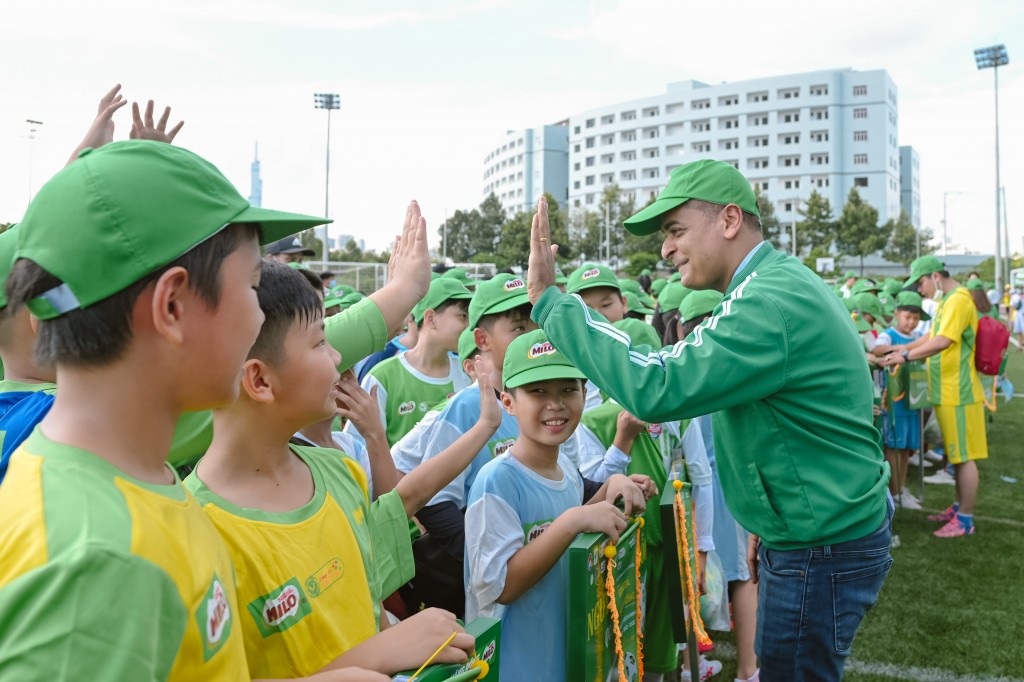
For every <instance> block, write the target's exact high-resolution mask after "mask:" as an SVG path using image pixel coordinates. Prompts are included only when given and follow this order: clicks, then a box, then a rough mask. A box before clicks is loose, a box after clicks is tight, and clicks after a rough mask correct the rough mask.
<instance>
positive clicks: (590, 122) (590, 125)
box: [586, 118, 594, 128]
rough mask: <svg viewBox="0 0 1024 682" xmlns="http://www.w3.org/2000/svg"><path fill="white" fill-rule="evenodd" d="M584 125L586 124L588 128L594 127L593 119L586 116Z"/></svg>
mask: <svg viewBox="0 0 1024 682" xmlns="http://www.w3.org/2000/svg"><path fill="white" fill-rule="evenodd" d="M586 125H587V127H588V128H593V127H594V119H592V118H588V119H587V124H586Z"/></svg>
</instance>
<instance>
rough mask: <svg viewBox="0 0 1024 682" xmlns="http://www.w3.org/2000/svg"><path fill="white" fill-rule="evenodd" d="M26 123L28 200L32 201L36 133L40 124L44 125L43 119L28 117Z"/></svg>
mask: <svg viewBox="0 0 1024 682" xmlns="http://www.w3.org/2000/svg"><path fill="white" fill-rule="evenodd" d="M25 123H27V124H28V202H29V203H32V190H33V187H32V162H33V160H34V159H33V158H32V157H33V151H34V150H33V146H34V145H35V139H36V133H37V132H39V128H38V126H41V125H43V122H42V121H36V120H34V119H31V118H26V119H25Z"/></svg>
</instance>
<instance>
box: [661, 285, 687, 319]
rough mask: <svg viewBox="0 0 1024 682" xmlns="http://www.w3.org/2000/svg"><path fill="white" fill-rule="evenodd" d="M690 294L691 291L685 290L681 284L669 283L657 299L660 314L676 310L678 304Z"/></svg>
mask: <svg viewBox="0 0 1024 682" xmlns="http://www.w3.org/2000/svg"><path fill="white" fill-rule="evenodd" d="M691 293H693V289H687V288H686V287H684V286H683V285H682V283H680V282H669V284H668V286H667V287H665V290H664V291H662V292H661V296H659V297H658V303H659V304H660V305H661V312H663V313H667V312H669V311H672V310H678V309H679V304H680V303H682V302H683V299H684V298H686V297H687V296H689V295H690V294H691Z"/></svg>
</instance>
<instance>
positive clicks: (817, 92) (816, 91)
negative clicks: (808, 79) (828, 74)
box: [811, 85, 828, 97]
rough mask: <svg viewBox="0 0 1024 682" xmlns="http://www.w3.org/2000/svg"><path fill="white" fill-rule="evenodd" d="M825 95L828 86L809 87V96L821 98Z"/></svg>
mask: <svg viewBox="0 0 1024 682" xmlns="http://www.w3.org/2000/svg"><path fill="white" fill-rule="evenodd" d="M827 94H828V86H827V85H812V86H811V95H813V96H815V97H822V96H824V95H827Z"/></svg>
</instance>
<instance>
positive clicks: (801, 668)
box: [754, 503, 893, 682]
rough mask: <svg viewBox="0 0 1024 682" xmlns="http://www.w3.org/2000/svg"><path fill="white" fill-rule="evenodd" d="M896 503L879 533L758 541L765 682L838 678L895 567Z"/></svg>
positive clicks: (758, 642) (759, 644)
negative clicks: (840, 539) (836, 540)
mask: <svg viewBox="0 0 1024 682" xmlns="http://www.w3.org/2000/svg"><path fill="white" fill-rule="evenodd" d="M892 513H893V508H892V506H891V503H887V506H886V517H885V522H884V523H883V524H882V526H881V528H879V529H878V530H877V531H875V532H874V533H871V534H870V535H868V536H866V537H863V538H861V539H859V540H851V541H850V542H844V543H842V544H838V545H831V546H826V547H813V548H811V549H795V550H789V551H780V550H774V549H766V548H765V547H764V545H761V546H760V547H759V548H758V559H759V560H760V565H759V567H758V602H757V637H756V639H755V640H754V649H755V650H756V652H757V655H758V657H759V658H760V660H761V681H762V682H806V681H810V680H841V679H842V678H843V665H844V664H845V663H846V658H847V657H848V656H849V655H850V647H851V646H852V645H853V638H854V636H856V634H857V630H858V628H860V622H861V620H862V619H863V618H864V614H865V613H867V612H868V610H870V609H871V607H872V606H874V605H875V602H876V601H877V600H878V593H879V591H880V590H881V589H882V583H884V582H885V576H886V575H887V574H888V573H889V567H890V566H892V557H891V556H890V555H889V542H890V538H891V535H892V531H891V528H890V525H891V522H892Z"/></svg>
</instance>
